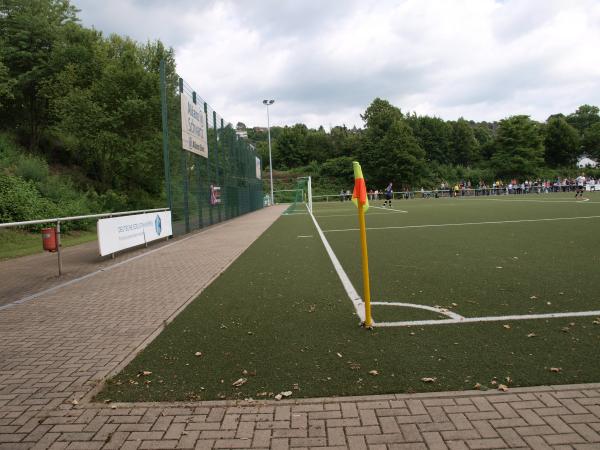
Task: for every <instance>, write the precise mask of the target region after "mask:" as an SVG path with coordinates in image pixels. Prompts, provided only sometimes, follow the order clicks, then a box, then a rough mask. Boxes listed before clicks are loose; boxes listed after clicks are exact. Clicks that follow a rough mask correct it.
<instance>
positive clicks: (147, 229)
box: [98, 211, 173, 256]
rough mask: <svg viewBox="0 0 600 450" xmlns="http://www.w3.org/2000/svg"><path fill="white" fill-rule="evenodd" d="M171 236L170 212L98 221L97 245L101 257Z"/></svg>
mask: <svg viewBox="0 0 600 450" xmlns="http://www.w3.org/2000/svg"><path fill="white" fill-rule="evenodd" d="M172 234H173V229H172V225H171V211H160V212H155V213H146V214H134V215H131V216H121V217H111V218H109V219H100V220H98V245H99V247H100V255H101V256H105V255H110V254H111V253H115V252H118V251H120V250H124V249H126V248H130V247H135V246H136V245H142V244H145V243H146V242H150V241H155V240H157V239H161V238H166V237H167V236H171V235H172Z"/></svg>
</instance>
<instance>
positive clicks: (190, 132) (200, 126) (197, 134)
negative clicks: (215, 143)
mask: <svg viewBox="0 0 600 450" xmlns="http://www.w3.org/2000/svg"><path fill="white" fill-rule="evenodd" d="M181 145H182V146H183V149H184V150H187V151H190V152H192V153H196V154H197V155H200V156H203V157H204V158H208V138H207V136H206V115H205V114H204V110H203V109H202V107H201V106H200V105H197V104H194V101H193V100H192V98H191V97H190V96H189V95H187V94H186V93H185V92H182V93H181Z"/></svg>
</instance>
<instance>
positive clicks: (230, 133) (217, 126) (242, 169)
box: [161, 64, 263, 235]
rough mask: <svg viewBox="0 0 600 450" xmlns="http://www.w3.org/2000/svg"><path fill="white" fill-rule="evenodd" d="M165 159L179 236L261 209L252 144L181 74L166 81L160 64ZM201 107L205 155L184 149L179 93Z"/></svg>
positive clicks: (168, 197) (255, 156) (261, 192)
mask: <svg viewBox="0 0 600 450" xmlns="http://www.w3.org/2000/svg"><path fill="white" fill-rule="evenodd" d="M161 94H162V117H163V158H164V166H165V187H166V192H167V202H168V205H169V208H170V209H171V213H172V220H173V234H174V235H181V234H185V233H189V232H190V231H193V230H196V229H199V228H203V227H206V226H209V225H212V224H215V223H219V222H222V221H224V220H228V219H231V218H233V217H237V216H240V215H242V214H246V213H249V212H252V211H255V210H257V209H260V208H262V207H263V185H262V181H261V179H260V172H261V171H260V159H259V158H258V154H257V152H256V150H255V148H254V147H253V146H252V145H251V144H250V143H249V142H248V141H246V140H245V139H242V138H240V137H239V136H238V135H237V134H236V130H235V128H234V127H233V126H232V124H230V123H228V122H226V121H225V120H224V119H223V118H222V117H221V116H220V115H219V114H217V112H216V111H214V110H213V109H212V108H211V107H210V105H209V104H208V103H206V101H204V100H203V99H202V98H201V97H200V96H199V95H198V94H197V93H196V92H195V91H194V89H193V88H192V87H191V86H190V85H189V84H188V83H186V82H185V80H183V79H182V78H178V79H177V80H176V81H175V80H167V79H166V76H165V73H164V64H161ZM182 95H186V96H188V98H191V99H192V101H193V102H194V104H195V106H196V107H198V108H199V110H200V111H204V113H205V114H204V116H205V117H203V120H205V121H206V124H205V125H206V140H207V143H208V157H203V156H201V155H198V154H196V153H192V152H190V151H187V150H184V149H183V142H182V128H181V126H182V109H181V96H182Z"/></svg>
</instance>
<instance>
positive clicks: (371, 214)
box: [315, 206, 408, 219]
mask: <svg viewBox="0 0 600 450" xmlns="http://www.w3.org/2000/svg"><path fill="white" fill-rule="evenodd" d="M371 208H373V207H372V206H371ZM404 212H408V211H404ZM389 214H390V213H370V212H368V213H366V215H367V216H383V215H389ZM357 216H358V213H354V214H317V215H316V216H315V217H318V218H319V219H327V218H328V217H357Z"/></svg>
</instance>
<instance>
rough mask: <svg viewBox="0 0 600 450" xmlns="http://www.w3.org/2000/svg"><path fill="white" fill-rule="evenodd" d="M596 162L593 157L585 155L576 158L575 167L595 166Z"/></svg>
mask: <svg viewBox="0 0 600 450" xmlns="http://www.w3.org/2000/svg"><path fill="white" fill-rule="evenodd" d="M597 166H598V162H597V161H594V160H593V159H590V158H588V157H587V156H583V157H581V158H579V159H578V160H577V167H578V168H580V169H583V168H585V167H597Z"/></svg>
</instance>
